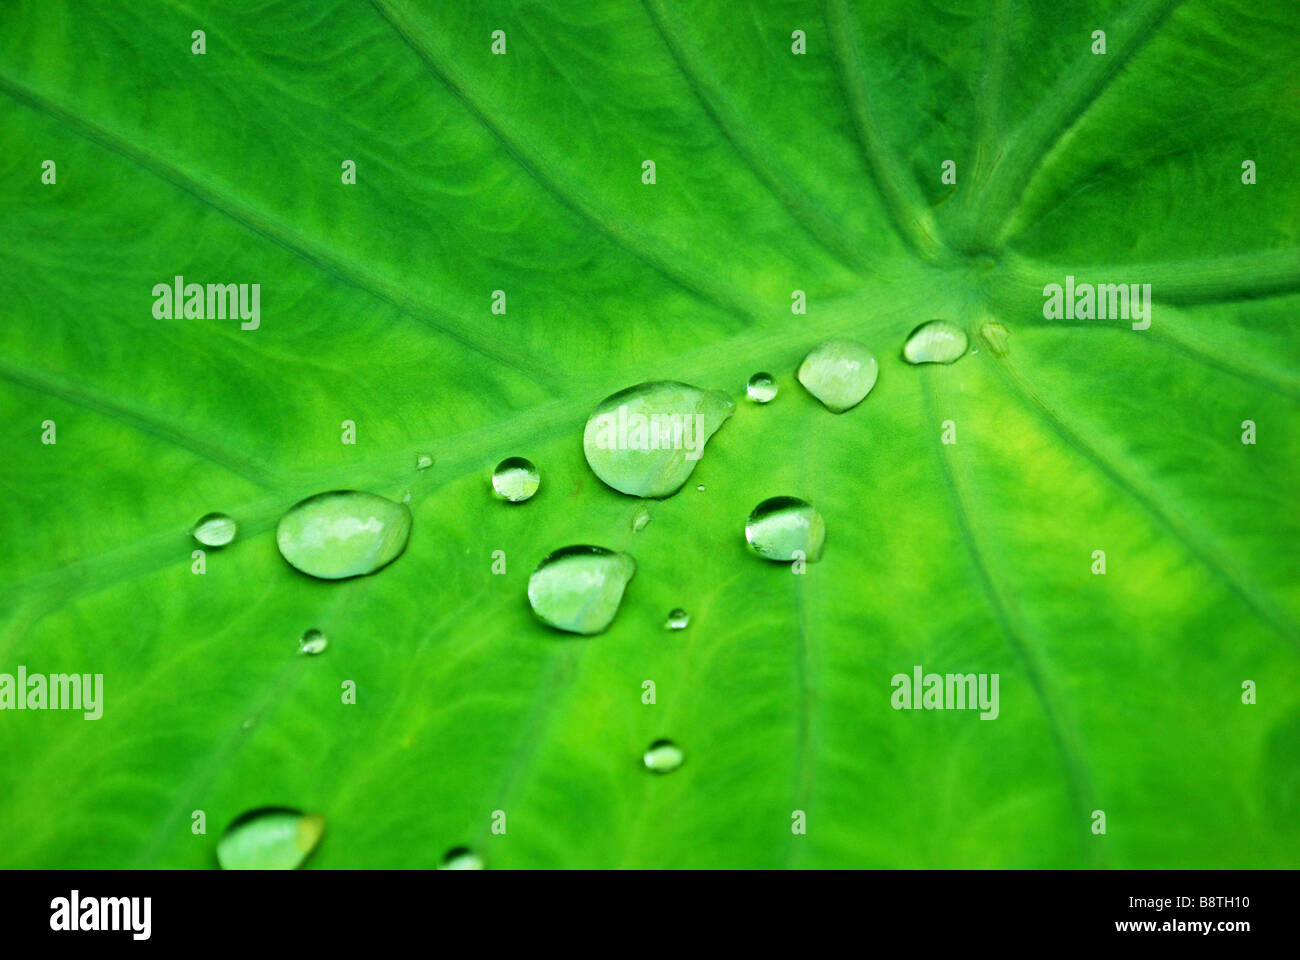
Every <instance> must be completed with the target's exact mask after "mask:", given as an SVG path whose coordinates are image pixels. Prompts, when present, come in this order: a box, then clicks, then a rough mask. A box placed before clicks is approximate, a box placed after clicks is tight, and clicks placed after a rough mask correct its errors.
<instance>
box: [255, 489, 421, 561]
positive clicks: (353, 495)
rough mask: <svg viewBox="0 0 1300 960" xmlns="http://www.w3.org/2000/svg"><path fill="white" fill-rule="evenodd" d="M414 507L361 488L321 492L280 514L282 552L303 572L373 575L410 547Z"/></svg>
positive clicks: (278, 535) (278, 533)
mask: <svg viewBox="0 0 1300 960" xmlns="http://www.w3.org/2000/svg"><path fill="white" fill-rule="evenodd" d="M410 535H411V511H410V509H409V508H408V507H407V506H406V504H404V503H394V502H393V501H392V500H389V499H387V498H386V497H381V496H378V495H377V494H373V493H362V492H360V491H357V490H335V491H332V492H330V493H318V494H317V495H316V496H314V497H308V498H307V499H306V500H303V501H302V502H301V503H298V504H296V505H294V506H293V507H290V508H289V512H288V513H286V514H285V515H284V516H283V517H281V518H280V525H279V526H278V527H277V528H276V531H275V542H276V545H277V546H278V547H279V548H280V554H281V555H282V556H283V557H284V559H285V560H287V561H289V563H290V564H292V565H293V566H294V567H296V568H297V569H299V570H301V571H302V572H303V573H306V574H309V575H311V576H313V577H319V578H320V579H322V580H342V579H344V578H345V577H358V576H361V575H363V574H367V573H374V572H375V571H376V570H378V569H380V568H381V567H383V566H385V565H387V564H389V563H392V562H393V561H394V560H396V559H397V558H398V557H399V556H401V554H402V551H403V550H405V549H406V541H407V539H408V538H409V537H410Z"/></svg>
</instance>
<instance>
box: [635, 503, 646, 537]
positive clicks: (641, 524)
mask: <svg viewBox="0 0 1300 960" xmlns="http://www.w3.org/2000/svg"><path fill="white" fill-rule="evenodd" d="M649 522H650V509H649V508H648V507H646V506H644V505H642V506H639V507H637V508H636V513H634V514H632V532H633V533H640V532H641V531H642V530H644V529H645V527H646V524H647V523H649Z"/></svg>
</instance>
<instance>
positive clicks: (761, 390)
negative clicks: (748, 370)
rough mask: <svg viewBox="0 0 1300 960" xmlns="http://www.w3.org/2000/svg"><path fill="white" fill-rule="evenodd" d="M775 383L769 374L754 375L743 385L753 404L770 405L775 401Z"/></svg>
mask: <svg viewBox="0 0 1300 960" xmlns="http://www.w3.org/2000/svg"><path fill="white" fill-rule="evenodd" d="M776 391H777V386H776V381H775V380H773V379H772V375H771V374H770V373H756V374H754V375H753V376H752V377H750V378H749V383H747V384H745V392H746V393H748V394H749V399H751V400H753V401H754V402H755V403H771V402H772V401H773V400H775V399H776Z"/></svg>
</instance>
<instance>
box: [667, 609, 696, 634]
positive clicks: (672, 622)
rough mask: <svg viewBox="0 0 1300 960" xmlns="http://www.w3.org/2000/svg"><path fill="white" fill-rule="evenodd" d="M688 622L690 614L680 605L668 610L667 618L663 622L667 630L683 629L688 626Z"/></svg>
mask: <svg viewBox="0 0 1300 960" xmlns="http://www.w3.org/2000/svg"><path fill="white" fill-rule="evenodd" d="M690 623H691V615H690V614H689V613H687V612H686V611H685V610H683V609H682V608H681V607H677V608H675V609H674V610H672V611H670V612H669V614H668V620H667V621H666V622H665V623H664V626H665V627H667V628H668V629H669V630H685V629H686V628H687V627H688V626H690Z"/></svg>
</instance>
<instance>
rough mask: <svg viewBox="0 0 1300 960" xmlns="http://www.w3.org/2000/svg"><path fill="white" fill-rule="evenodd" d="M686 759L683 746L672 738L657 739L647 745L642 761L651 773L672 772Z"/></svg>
mask: <svg viewBox="0 0 1300 960" xmlns="http://www.w3.org/2000/svg"><path fill="white" fill-rule="evenodd" d="M685 760H686V754H685V753H683V752H682V748H681V747H679V746H677V744H675V743H673V742H672V741H671V740H656V741H655V742H654V743H652V744H650V746H648V747H646V751H645V753H644V754H643V755H642V757H641V762H642V763H643V764H644V765H645V768H646V769H647V770H649V771H650V772H651V773H672V772H673V771H674V770H676V769H677V768H678V767H680V766H681V765H682V763H684V762H685Z"/></svg>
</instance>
